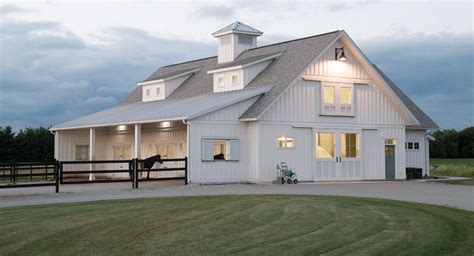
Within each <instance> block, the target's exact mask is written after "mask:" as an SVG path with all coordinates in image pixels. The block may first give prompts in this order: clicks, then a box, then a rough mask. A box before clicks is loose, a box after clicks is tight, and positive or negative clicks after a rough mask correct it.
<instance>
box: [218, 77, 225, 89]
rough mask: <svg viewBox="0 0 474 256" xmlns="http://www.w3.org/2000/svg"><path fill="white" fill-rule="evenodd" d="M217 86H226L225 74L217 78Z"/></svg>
mask: <svg viewBox="0 0 474 256" xmlns="http://www.w3.org/2000/svg"><path fill="white" fill-rule="evenodd" d="M217 86H219V87H224V77H223V76H220V77H219V78H217Z"/></svg>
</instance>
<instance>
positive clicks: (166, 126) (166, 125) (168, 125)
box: [161, 122, 171, 128]
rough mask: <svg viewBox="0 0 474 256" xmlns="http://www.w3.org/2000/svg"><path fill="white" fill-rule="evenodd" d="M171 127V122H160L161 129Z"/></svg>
mask: <svg viewBox="0 0 474 256" xmlns="http://www.w3.org/2000/svg"><path fill="white" fill-rule="evenodd" d="M169 127H171V122H161V128H169Z"/></svg>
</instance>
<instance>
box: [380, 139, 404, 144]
mask: <svg viewBox="0 0 474 256" xmlns="http://www.w3.org/2000/svg"><path fill="white" fill-rule="evenodd" d="M396 142H397V141H396V140H394V139H386V140H385V145H395V144H396ZM405 144H406V143H405Z"/></svg>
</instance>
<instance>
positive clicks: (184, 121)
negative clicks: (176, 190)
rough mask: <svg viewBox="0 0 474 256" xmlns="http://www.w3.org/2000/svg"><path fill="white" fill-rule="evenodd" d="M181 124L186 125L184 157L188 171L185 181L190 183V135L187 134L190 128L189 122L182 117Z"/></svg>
mask: <svg viewBox="0 0 474 256" xmlns="http://www.w3.org/2000/svg"><path fill="white" fill-rule="evenodd" d="M183 124H184V125H186V157H187V158H188V165H187V167H188V170H187V172H188V175H187V176H188V177H187V179H188V180H187V182H188V184H189V183H191V178H190V177H191V171H190V170H191V168H190V166H191V165H190V159H191V158H190V154H189V149H190V148H191V147H190V144H191V140H190V139H189V138H190V136H189V131H190V128H189V127H190V125H191V123H190V122H189V121H188V120H185V119H183Z"/></svg>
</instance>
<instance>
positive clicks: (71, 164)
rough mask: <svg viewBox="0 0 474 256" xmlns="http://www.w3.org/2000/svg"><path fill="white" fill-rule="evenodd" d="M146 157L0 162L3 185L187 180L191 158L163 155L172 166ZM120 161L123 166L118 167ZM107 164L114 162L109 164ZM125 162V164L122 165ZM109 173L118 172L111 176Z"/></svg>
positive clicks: (134, 183)
mask: <svg viewBox="0 0 474 256" xmlns="http://www.w3.org/2000/svg"><path fill="white" fill-rule="evenodd" d="M144 162H145V160H141V159H136V158H135V159H132V160H93V161H49V162H8V163H0V175H1V178H0V189H1V188H17V187H40V186H55V187H56V193H58V192H59V186H60V185H67V184H87V183H112V182H132V187H133V188H138V184H139V182H142V181H152V180H170V179H184V181H185V182H184V183H185V184H186V185H187V184H188V158H187V157H184V158H173V159H162V162H163V163H168V162H169V163H172V165H173V166H172V167H170V166H166V167H161V168H153V167H152V168H150V169H147V168H144V167H143V166H144ZM117 165H120V167H122V168H115V167H116V166H117ZM105 166H107V167H108V166H112V168H107V167H105ZM124 166H125V168H123V167H124ZM166 172H180V175H177V176H174V177H173V176H164V177H160V175H158V177H157V175H151V177H150V174H152V173H166ZM107 174H119V177H110V175H107Z"/></svg>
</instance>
